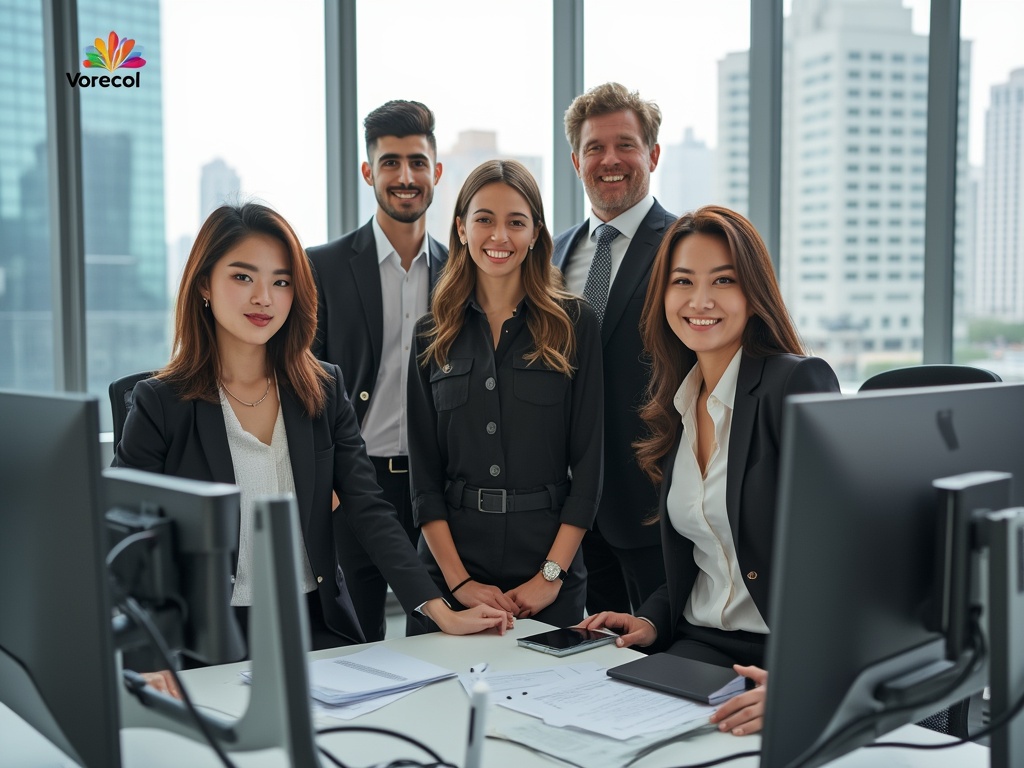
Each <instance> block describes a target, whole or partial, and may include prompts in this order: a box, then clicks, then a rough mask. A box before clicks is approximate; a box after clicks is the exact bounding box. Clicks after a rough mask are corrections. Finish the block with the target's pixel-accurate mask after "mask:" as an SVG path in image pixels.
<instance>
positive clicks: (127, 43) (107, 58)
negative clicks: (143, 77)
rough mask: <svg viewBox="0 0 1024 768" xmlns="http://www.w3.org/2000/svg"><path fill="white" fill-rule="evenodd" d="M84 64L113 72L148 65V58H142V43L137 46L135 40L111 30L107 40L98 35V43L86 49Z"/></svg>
mask: <svg viewBox="0 0 1024 768" xmlns="http://www.w3.org/2000/svg"><path fill="white" fill-rule="evenodd" d="M82 64H83V65H84V66H86V67H99V68H100V69H106V70H108V71H110V72H113V71H114V70H115V69H125V68H128V69H139V68H140V67H144V66H146V60H145V59H144V58H142V46H141V45H140V46H138V47H136V46H135V41H134V40H130V39H129V38H127V37H126V38H123V39H118V37H117V33H116V32H114V31H111V33H110V34H109V35H108V36H107V41H106V42H103V39H102V38H99V37H97V38H96V45H90V46H89V47H88V48H86V49H85V61H83V62H82Z"/></svg>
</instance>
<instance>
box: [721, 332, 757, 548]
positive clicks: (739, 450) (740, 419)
mask: <svg viewBox="0 0 1024 768" xmlns="http://www.w3.org/2000/svg"><path fill="white" fill-rule="evenodd" d="M742 354H743V357H742V358H741V359H740V371H739V375H738V376H737V378H736V400H735V401H734V402H733V411H732V428H731V429H730V431H729V472H728V477H727V479H726V482H725V506H726V509H727V510H728V512H729V524H730V527H731V528H732V540H733V541H734V542H739V540H740V539H739V535H740V490H741V489H742V487H743V477H744V475H745V474H746V472H747V457H748V455H749V453H750V446H751V444H752V442H753V438H754V422H755V420H756V417H757V404H758V399H757V397H756V396H755V395H754V394H752V392H753V390H754V389H755V388H756V387H757V385H758V384H760V383H761V374H762V372H763V371H764V364H765V359H766V358H763V357H760V358H759V357H751V356H750V355H748V354H747V353H746V352H744V353H742Z"/></svg>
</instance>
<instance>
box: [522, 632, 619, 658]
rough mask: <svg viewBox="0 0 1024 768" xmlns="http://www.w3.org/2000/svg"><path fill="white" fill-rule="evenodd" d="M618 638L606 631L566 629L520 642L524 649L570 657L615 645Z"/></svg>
mask: <svg viewBox="0 0 1024 768" xmlns="http://www.w3.org/2000/svg"><path fill="white" fill-rule="evenodd" d="M616 637H618V635H616V634H615V633H613V632H608V631H605V630H598V629H578V628H576V627H566V628H564V629H552V630H550V631H548V632H540V633H539V634H536V635H530V636H529V637H520V638H519V641H518V642H519V644H520V645H521V646H523V647H524V648H531V649H533V650H534V651H540V652H541V653H550V654H551V655H552V656H570V655H572V654H574V653H579V652H580V651H585V650H587V649H589V648H596V647H597V646H599V645H607V644H608V643H613V642H615V638H616Z"/></svg>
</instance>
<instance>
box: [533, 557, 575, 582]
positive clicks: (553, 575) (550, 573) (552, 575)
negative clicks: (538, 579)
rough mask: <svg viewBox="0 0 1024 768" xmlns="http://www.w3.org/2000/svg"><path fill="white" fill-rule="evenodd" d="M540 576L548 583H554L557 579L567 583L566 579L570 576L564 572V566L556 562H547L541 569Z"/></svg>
mask: <svg viewBox="0 0 1024 768" xmlns="http://www.w3.org/2000/svg"><path fill="white" fill-rule="evenodd" d="M540 575H541V576H543V577H544V578H545V579H546V580H547V581H554V580H555V579H561V580H562V581H565V577H566V576H568V575H569V574H568V573H567V572H566V571H563V570H562V566H560V565H559V564H558V563H556V562H555V561H554V560H545V561H544V562H543V564H542V565H541V567H540Z"/></svg>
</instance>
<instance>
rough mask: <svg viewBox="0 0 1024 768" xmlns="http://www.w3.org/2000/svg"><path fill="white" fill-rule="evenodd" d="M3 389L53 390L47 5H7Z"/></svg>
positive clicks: (1, 4) (2, 75)
mask: <svg viewBox="0 0 1024 768" xmlns="http://www.w3.org/2000/svg"><path fill="white" fill-rule="evenodd" d="M0 46H2V49H3V50H6V51H17V55H15V56H12V57H10V61H8V63H7V64H5V65H4V66H3V67H0V360H2V361H3V362H2V363H0V387H4V388H11V389H25V390H32V391H40V390H52V389H53V388H54V373H53V313H52V311H51V308H52V306H53V304H52V298H51V289H50V274H51V272H50V200H49V191H48V179H47V173H48V170H47V168H48V163H47V157H46V81H45V73H46V67H45V66H44V59H43V49H44V45H43V17H42V9H41V4H40V3H38V2H29V1H28V0H0Z"/></svg>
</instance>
